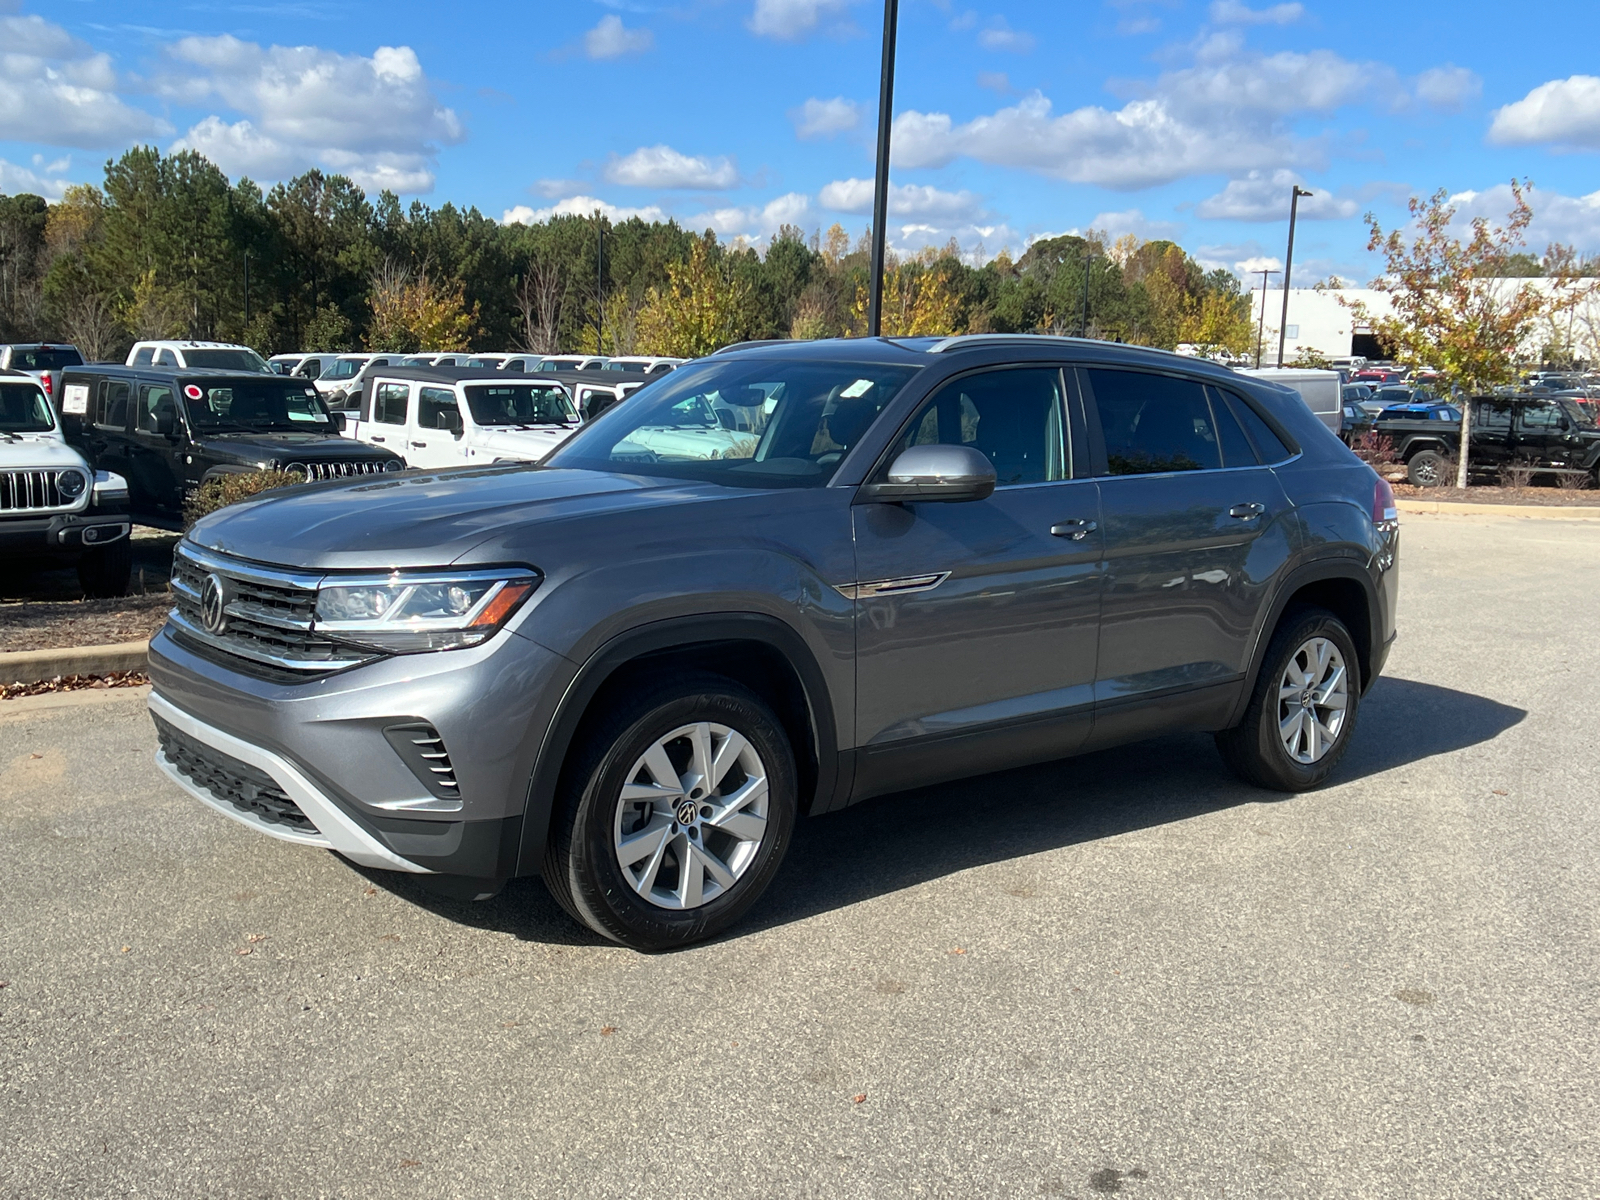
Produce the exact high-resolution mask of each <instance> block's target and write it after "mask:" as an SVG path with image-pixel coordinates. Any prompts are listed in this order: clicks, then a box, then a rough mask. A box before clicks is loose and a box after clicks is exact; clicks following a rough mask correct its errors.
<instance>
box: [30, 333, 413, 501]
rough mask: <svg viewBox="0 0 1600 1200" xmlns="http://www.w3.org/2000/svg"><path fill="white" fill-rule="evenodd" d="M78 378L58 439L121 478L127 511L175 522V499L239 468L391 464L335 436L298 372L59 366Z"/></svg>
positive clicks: (361, 471) (364, 468)
mask: <svg viewBox="0 0 1600 1200" xmlns="http://www.w3.org/2000/svg"><path fill="white" fill-rule="evenodd" d="M69 387H81V388H83V389H84V390H83V391H80V392H78V393H77V395H78V396H80V397H82V401H83V402H82V404H81V405H73V406H72V407H73V408H74V409H81V411H77V412H73V411H68V412H64V413H63V414H62V426H63V428H64V430H65V432H66V435H67V440H68V441H69V442H70V443H72V445H74V446H76V447H77V448H78V449H79V451H81V452H82V454H83V456H84V457H85V458H87V459H88V460H89V462H90V464H91V465H92V466H94V467H95V468H97V469H99V470H104V471H114V472H116V473H117V474H119V475H122V476H124V477H125V478H126V479H127V481H128V492H129V502H130V504H131V507H132V510H133V515H134V519H135V520H137V521H139V522H140V523H141V524H145V525H154V526H156V527H158V528H164V529H178V528H181V527H182V523H183V505H184V501H185V500H186V499H188V497H189V496H191V495H192V494H193V493H194V491H195V489H196V488H198V487H199V486H200V485H201V484H202V483H204V482H205V481H206V480H208V479H212V478H215V477H216V476H218V475H232V474H241V473H244V472H249V471H264V470H272V469H279V470H288V471H298V472H300V473H301V474H303V475H304V476H305V477H306V478H307V479H336V478H343V477H347V476H358V475H371V474H376V473H379V472H383V471H398V470H401V469H402V468H403V467H404V466H405V462H404V460H403V459H401V458H400V457H399V456H398V455H396V454H394V453H393V452H391V451H389V450H385V449H383V448H382V447H379V446H367V445H363V444H362V443H360V442H355V441H351V440H350V439H349V438H346V437H342V436H340V434H341V432H342V430H343V428H344V418H343V417H342V416H340V415H338V414H330V413H329V412H328V409H327V406H326V405H324V404H323V402H322V399H321V397H319V396H318V394H317V390H316V389H315V388H314V387H312V386H311V385H310V384H309V383H307V382H305V381H304V380H299V379H284V378H281V377H279V376H275V375H256V374H242V373H238V372H227V371H208V370H204V369H198V368H196V369H188V370H183V369H177V368H172V367H122V366H114V365H107V364H96V365H94V366H88V367H74V368H69V369H68V370H67V371H65V372H64V373H63V376H62V390H63V393H64V394H65V392H66V389H67V388H69Z"/></svg>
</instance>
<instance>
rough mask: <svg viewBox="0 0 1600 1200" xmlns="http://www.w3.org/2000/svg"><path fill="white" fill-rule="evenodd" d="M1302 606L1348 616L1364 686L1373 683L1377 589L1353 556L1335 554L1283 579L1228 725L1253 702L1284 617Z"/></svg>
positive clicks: (1343, 617)
mask: <svg viewBox="0 0 1600 1200" xmlns="http://www.w3.org/2000/svg"><path fill="white" fill-rule="evenodd" d="M1297 608H1325V609H1327V610H1328V611H1329V612H1331V613H1333V615H1334V616H1336V617H1338V618H1339V619H1340V620H1341V621H1343V622H1344V625H1345V628H1346V629H1348V630H1349V631H1350V637H1351V639H1352V640H1353V641H1354V642H1355V644H1356V660H1357V662H1358V663H1359V665H1360V668H1361V691H1362V694H1363V695H1364V694H1365V693H1366V690H1367V689H1368V688H1369V687H1371V686H1372V679H1373V670H1372V664H1373V662H1374V654H1375V651H1376V650H1377V647H1376V646H1375V645H1374V644H1373V639H1374V634H1375V633H1376V632H1377V631H1378V629H1379V625H1380V617H1379V614H1380V613H1381V611H1382V610H1381V607H1380V602H1379V599H1378V589H1377V587H1376V585H1374V584H1373V582H1372V577H1371V576H1370V575H1369V574H1368V573H1367V572H1366V571H1365V570H1364V569H1363V568H1362V566H1361V565H1360V564H1359V563H1357V562H1355V561H1354V560H1343V561H1340V560H1333V561H1327V562H1316V563H1307V564H1306V565H1304V566H1301V567H1298V568H1296V569H1295V570H1293V571H1291V572H1290V573H1289V574H1288V575H1287V576H1286V577H1285V578H1284V580H1283V583H1282V585H1281V586H1280V587H1279V589H1278V591H1277V594H1276V595H1275V597H1274V598H1273V602H1272V605H1271V607H1270V608H1269V609H1268V610H1267V618H1266V620H1265V621H1263V622H1262V623H1261V628H1260V629H1258V630H1257V631H1256V639H1255V646H1254V648H1253V649H1252V650H1251V652H1250V666H1249V669H1248V670H1247V671H1246V672H1245V679H1244V687H1243V688H1242V689H1241V691H1240V694H1239V699H1238V702H1237V704H1236V705H1235V707H1234V711H1233V712H1232V713H1231V714H1230V715H1229V717H1228V725H1229V726H1230V727H1231V726H1233V725H1235V724H1237V723H1238V722H1239V721H1240V720H1241V719H1242V718H1243V717H1244V712H1245V709H1246V708H1247V707H1248V706H1249V704H1250V697H1251V696H1252V695H1253V694H1254V692H1255V687H1256V680H1257V679H1258V677H1259V676H1260V674H1261V665H1262V660H1263V659H1265V658H1266V654H1267V647H1268V646H1269V645H1270V644H1271V642H1272V635H1273V634H1274V633H1276V632H1277V630H1278V626H1279V625H1280V624H1282V623H1283V618H1284V614H1286V613H1288V612H1290V611H1291V610H1292V609H1297Z"/></svg>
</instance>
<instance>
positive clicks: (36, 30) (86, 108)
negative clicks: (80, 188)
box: [0, 13, 171, 150]
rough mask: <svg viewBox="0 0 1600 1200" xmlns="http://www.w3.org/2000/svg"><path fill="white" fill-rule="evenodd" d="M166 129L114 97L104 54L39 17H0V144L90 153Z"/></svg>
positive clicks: (114, 85)
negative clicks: (30, 144)
mask: <svg viewBox="0 0 1600 1200" xmlns="http://www.w3.org/2000/svg"><path fill="white" fill-rule="evenodd" d="M170 131H171V126H169V125H168V124H167V123H166V122H165V121H162V120H161V119H159V118H158V117H155V116H153V115H151V114H150V113H147V112H145V111H143V110H142V109H138V108H134V107H132V106H131V105H129V104H126V103H124V102H123V100H122V98H121V97H120V96H119V95H117V77H116V71H115V69H114V68H113V67H112V65H111V58H110V56H109V55H106V54H100V53H96V52H95V51H94V50H93V48H92V47H90V46H88V45H87V44H85V43H83V42H80V41H79V40H78V39H77V38H75V37H73V36H72V35H71V34H69V33H68V32H67V31H66V30H64V29H62V28H61V26H59V25H54V24H51V23H50V22H49V21H46V20H45V19H44V18H43V17H40V16H37V15H34V14H31V13H30V14H28V15H26V16H9V15H8V16H0V140H12V141H22V142H38V143H43V144H45V145H51V146H76V147H81V148H83V149H86V150H95V149H100V148H103V147H115V146H120V145H123V144H125V143H126V142H128V141H130V140H132V139H135V138H142V137H153V136H156V135H160V134H165V133H168V132H170Z"/></svg>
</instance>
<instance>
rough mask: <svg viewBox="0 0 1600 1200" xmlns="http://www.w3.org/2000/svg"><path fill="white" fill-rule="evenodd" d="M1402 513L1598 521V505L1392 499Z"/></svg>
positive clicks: (1405, 497)
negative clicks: (1473, 502)
mask: <svg viewBox="0 0 1600 1200" xmlns="http://www.w3.org/2000/svg"><path fill="white" fill-rule="evenodd" d="M1394 504H1395V507H1396V508H1397V509H1399V510H1400V511H1401V512H1403V513H1432V514H1434V515H1436V516H1462V517H1548V518H1552V519H1554V520H1558V521H1600V504H1469V503H1467V502H1466V501H1462V500H1415V499H1412V498H1411V497H1409V496H1401V497H1399V498H1398V499H1396V500H1395V502H1394Z"/></svg>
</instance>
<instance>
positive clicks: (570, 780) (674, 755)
mask: <svg viewBox="0 0 1600 1200" xmlns="http://www.w3.org/2000/svg"><path fill="white" fill-rule="evenodd" d="M796 791H797V787H796V781H795V766H794V753H793V751H792V749H791V748H790V745H789V739H788V737H787V736H786V735H785V733H784V730H783V726H782V725H781V724H780V723H779V722H778V719H777V718H776V717H775V716H774V715H773V714H772V711H771V710H770V709H769V708H768V707H767V706H766V705H765V704H764V703H763V702H762V701H761V700H760V698H759V697H757V696H756V695H755V694H754V693H753V692H751V691H749V690H748V689H746V688H744V687H743V686H741V685H740V684H738V683H735V682H734V681H733V680H731V679H726V678H723V677H721V676H718V675H710V674H699V673H691V674H688V675H683V676H679V677H677V678H675V679H662V680H659V681H657V682H656V683H654V684H647V685H644V686H643V687H641V688H640V689H638V690H637V691H636V692H635V693H634V694H633V695H632V696H630V697H629V698H628V699H627V700H626V701H624V702H623V703H621V704H620V705H618V707H617V708H616V709H615V710H614V711H612V712H611V713H610V714H608V715H607V716H606V717H605V718H603V719H602V720H601V721H600V722H599V723H598V724H597V725H596V726H595V727H594V728H593V729H592V730H591V731H590V732H589V733H588V735H587V736H586V737H585V738H584V740H583V742H582V743H581V744H580V745H579V746H578V747H577V750H576V758H575V759H574V760H573V762H572V763H571V764H570V766H569V767H568V769H567V770H566V771H564V772H563V773H562V788H561V794H560V796H559V797H558V803H557V811H556V818H555V822H554V826H553V828H552V830H551V836H550V841H549V849H548V850H547V852H546V855H545V863H544V877H545V882H546V884H547V886H548V887H549V888H550V891H551V894H552V895H554V897H555V898H556V901H557V902H558V903H559V904H560V905H561V906H562V907H563V908H564V909H566V910H567V912H569V913H570V914H571V915H572V916H573V917H575V918H576V919H577V920H579V921H581V922H582V923H583V924H585V925H587V926H588V927H589V928H590V929H593V930H594V931H595V932H596V933H599V934H601V935H602V936H604V937H608V938H610V939H612V940H613V941H616V942H621V943H622V944H623V945H624V946H630V947H632V948H633V949H636V950H664V949H668V948H670V947H674V946H684V945H688V944H690V943H692V942H697V941H701V940H703V939H705V938H708V937H713V936H715V935H716V934H718V933H720V932H721V931H722V930H724V929H726V928H728V927H729V926H730V925H732V924H733V923H734V922H735V921H737V920H738V919H739V918H740V917H742V916H743V915H744V913H745V912H746V911H747V910H748V909H749V908H750V906H751V905H752V904H754V903H755V902H756V900H757V899H758V898H759V897H760V895H761V893H762V892H763V891H765V890H766V887H767V885H768V884H769V883H770V882H771V881H772V877H773V876H774V875H775V874H776V873H777V870H778V866H779V864H780V863H781V862H782V861H783V856H784V854H785V852H786V851H787V850H788V848H789V838H790V835H791V833H792V832H793V829H794V820H795V810H796V806H797V804H796V800H797V797H796Z"/></svg>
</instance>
